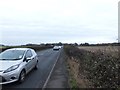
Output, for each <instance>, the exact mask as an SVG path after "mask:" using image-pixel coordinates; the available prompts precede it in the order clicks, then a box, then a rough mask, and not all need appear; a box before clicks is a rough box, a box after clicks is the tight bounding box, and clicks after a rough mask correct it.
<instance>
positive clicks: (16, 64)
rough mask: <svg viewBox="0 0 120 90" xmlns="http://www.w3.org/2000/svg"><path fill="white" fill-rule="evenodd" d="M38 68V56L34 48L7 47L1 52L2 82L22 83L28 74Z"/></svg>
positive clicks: (0, 78) (0, 80)
mask: <svg viewBox="0 0 120 90" xmlns="http://www.w3.org/2000/svg"><path fill="white" fill-rule="evenodd" d="M37 68H38V57H37V54H36V52H35V51H34V50H33V49H30V48H12V49H7V50H5V51H3V52H1V53H0V84H7V83H12V82H15V81H18V82H19V83H22V82H23V81H24V79H25V76H26V74H27V73H28V72H30V71H31V70H32V69H37Z"/></svg>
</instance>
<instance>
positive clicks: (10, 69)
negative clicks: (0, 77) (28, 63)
mask: <svg viewBox="0 0 120 90" xmlns="http://www.w3.org/2000/svg"><path fill="white" fill-rule="evenodd" d="M18 67H19V64H17V65H14V66H11V67H10V68H8V69H7V70H5V71H4V73H7V72H10V71H13V70H15V69H17V68H18Z"/></svg>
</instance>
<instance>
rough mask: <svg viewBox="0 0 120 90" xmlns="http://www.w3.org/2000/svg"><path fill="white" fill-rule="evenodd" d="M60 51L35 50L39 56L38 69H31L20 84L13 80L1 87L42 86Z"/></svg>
mask: <svg viewBox="0 0 120 90" xmlns="http://www.w3.org/2000/svg"><path fill="white" fill-rule="evenodd" d="M61 51H62V49H60V50H59V51H54V50H52V49H47V50H43V51H39V52H37V54H38V58H39V63H38V70H32V71H31V72H30V73H29V74H28V75H27V76H26V78H25V81H24V82H23V83H22V84H18V83H16V82H15V83H11V84H6V85H2V88H3V89H4V88H43V86H44V84H45V83H46V80H47V78H48V76H49V74H50V72H51V70H52V68H53V66H54V64H55V62H56V60H57V58H58V57H59V55H60V53H61Z"/></svg>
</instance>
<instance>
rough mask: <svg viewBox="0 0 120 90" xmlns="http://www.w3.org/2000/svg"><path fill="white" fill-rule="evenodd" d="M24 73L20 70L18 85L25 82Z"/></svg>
mask: <svg viewBox="0 0 120 90" xmlns="http://www.w3.org/2000/svg"><path fill="white" fill-rule="evenodd" d="M25 75H26V74H25V71H24V70H22V71H21V73H20V76H19V80H18V81H19V83H22V82H23V81H24V80H25Z"/></svg>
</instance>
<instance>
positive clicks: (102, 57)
mask: <svg viewBox="0 0 120 90" xmlns="http://www.w3.org/2000/svg"><path fill="white" fill-rule="evenodd" d="M119 48H120V46H80V47H75V46H65V52H66V55H67V56H68V58H67V63H68V67H69V73H70V78H71V77H72V78H74V80H76V84H77V85H76V86H77V87H79V88H120V81H119V80H120V77H119V75H120V73H119V67H120V64H119V62H120V59H119V55H120V53H119ZM70 82H72V80H70Z"/></svg>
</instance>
